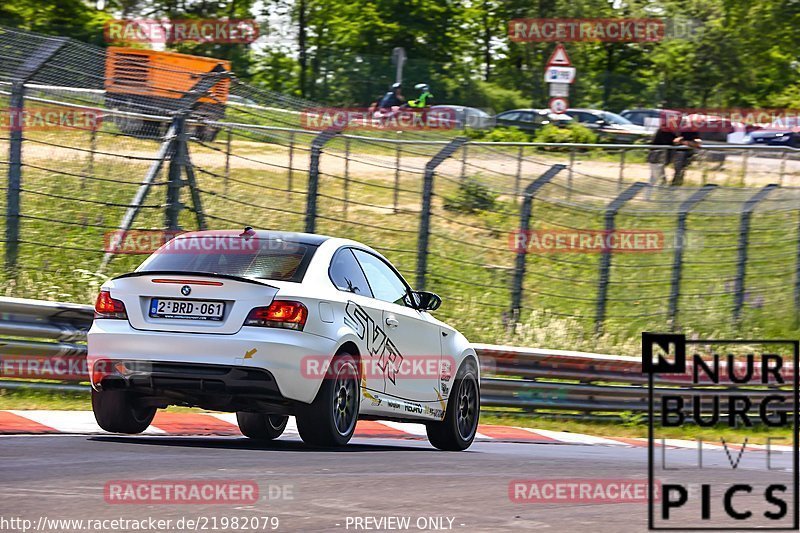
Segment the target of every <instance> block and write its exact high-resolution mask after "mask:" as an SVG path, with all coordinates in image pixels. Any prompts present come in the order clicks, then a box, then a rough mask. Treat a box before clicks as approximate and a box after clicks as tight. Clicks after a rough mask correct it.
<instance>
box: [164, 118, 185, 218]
mask: <svg viewBox="0 0 800 533" xmlns="http://www.w3.org/2000/svg"><path fill="white" fill-rule="evenodd" d="M173 124H174V126H175V127H174V135H175V137H174V139H173V141H172V145H171V148H170V151H169V154H170V161H169V171H168V173H167V202H166V209H165V212H164V227H165V228H166V229H169V230H178V229H180V227H179V222H178V218H179V217H180V213H181V209H183V204H182V203H181V186H182V185H183V181H182V180H183V178H182V177H181V175H182V173H183V169H184V167H185V166H186V160H185V157H184V150H183V148H182V145H183V144H184V143H185V142H186V115H185V114H184V113H179V114H178V115H176V116H175V119H174V120H173Z"/></svg>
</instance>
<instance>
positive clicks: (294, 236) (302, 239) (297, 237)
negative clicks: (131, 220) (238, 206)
mask: <svg viewBox="0 0 800 533" xmlns="http://www.w3.org/2000/svg"><path fill="white" fill-rule="evenodd" d="M244 231H245V228H241V229H228V230H205V231H190V232H187V233H182V234H180V235H178V237H177V238H182V237H187V236H192V237H195V236H202V235H230V234H231V233H232V232H239V233H243V232H244ZM252 235H253V236H254V237H258V238H259V239H281V240H284V241H287V242H294V243H298V244H309V245H313V246H319V245H320V244H322V243H323V242H325V241H327V240H329V239H331V238H332V237H329V236H328V235H317V234H316V233H301V232H295V231H275V230H265V229H258V230H257V229H254V230H253V234H252Z"/></svg>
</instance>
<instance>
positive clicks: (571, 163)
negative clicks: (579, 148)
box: [567, 146, 575, 200]
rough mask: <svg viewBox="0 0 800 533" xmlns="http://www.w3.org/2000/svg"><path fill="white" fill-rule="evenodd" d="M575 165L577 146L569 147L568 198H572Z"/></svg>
mask: <svg viewBox="0 0 800 533" xmlns="http://www.w3.org/2000/svg"><path fill="white" fill-rule="evenodd" d="M574 166H575V147H574V146H570V147H569V174H568V175H567V200H570V199H571V198H572V167H574Z"/></svg>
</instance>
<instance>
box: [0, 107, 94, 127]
mask: <svg viewBox="0 0 800 533" xmlns="http://www.w3.org/2000/svg"><path fill="white" fill-rule="evenodd" d="M6 111H7V112H6V113H0V131H24V130H27V131H48V130H64V129H71V130H97V129H99V128H100V126H101V125H102V123H103V113H102V111H100V110H99V109H91V108H80V107H69V108H65V107H26V108H24V109H19V108H14V107H12V108H8V109H7V110H6Z"/></svg>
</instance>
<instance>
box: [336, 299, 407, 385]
mask: <svg viewBox="0 0 800 533" xmlns="http://www.w3.org/2000/svg"><path fill="white" fill-rule="evenodd" d="M344 323H345V324H347V325H348V326H350V327H351V328H353V330H354V331H355V332H356V335H358V337H359V338H360V339H361V340H363V341H365V343H366V345H367V351H368V352H369V354H370V355H371V356H378V363H377V365H378V368H379V369H380V370H381V372H383V373H384V375H385V376H386V377H387V378H388V379H389V381H391V382H392V383H393V384H396V383H395V380H396V379H397V373H398V372H399V371H400V365H401V364H402V362H403V356H402V354H400V351H399V350H398V349H397V346H395V345H394V343H393V342H392V340H391V339H390V338H389V336H388V335H387V334H386V332H385V331H383V329H381V328H380V326H378V325H377V324H376V323H375V321H374V320H373V319H372V317H371V316H369V314H368V313H367V312H366V311H365V310H364V308H363V307H361V306H360V305H358V304H357V303H355V302H353V301H348V302H347V307H346V308H345V317H344Z"/></svg>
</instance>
